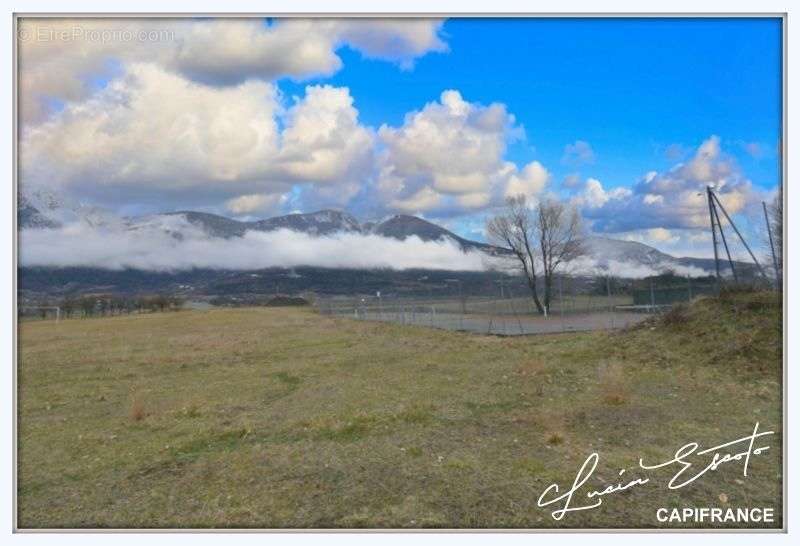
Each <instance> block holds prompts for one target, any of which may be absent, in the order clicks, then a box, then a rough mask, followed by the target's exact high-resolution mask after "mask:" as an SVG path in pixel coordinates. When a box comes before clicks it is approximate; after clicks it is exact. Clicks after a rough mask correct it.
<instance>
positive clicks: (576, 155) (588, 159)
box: [561, 140, 596, 165]
mask: <svg viewBox="0 0 800 546" xmlns="http://www.w3.org/2000/svg"><path fill="white" fill-rule="evenodd" d="M595 158H596V156H595V153H594V150H593V149H592V146H591V145H590V144H589V143H588V142H586V141H585V140H576V141H575V142H574V143H572V144H567V145H566V146H564V155H563V157H562V158H561V161H562V162H563V163H565V164H568V165H585V164H591V163H594V161H595Z"/></svg>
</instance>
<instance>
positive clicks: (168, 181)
mask: <svg viewBox="0 0 800 546" xmlns="http://www.w3.org/2000/svg"><path fill="white" fill-rule="evenodd" d="M279 122H280V123H279ZM373 138H374V137H373V133H372V131H371V130H370V129H368V128H365V127H363V126H362V125H360V124H359V122H358V111H357V110H356V109H355V107H354V106H353V99H352V97H351V96H350V94H349V90H348V89H347V88H334V87H331V86H309V87H308V88H306V94H305V96H304V97H303V98H301V99H298V100H297V102H296V103H295V104H294V105H293V106H291V107H290V108H288V109H285V108H284V106H283V104H282V102H281V97H280V95H279V93H278V91H277V89H276V87H275V86H274V85H273V84H270V83H265V82H261V81H248V82H245V83H242V84H240V85H238V86H235V87H222V88H218V87H212V86H208V85H204V84H199V83H195V82H192V81H190V80H187V79H185V78H183V77H180V76H178V75H175V74H173V73H170V72H167V71H165V70H164V69H162V68H160V67H159V66H157V65H153V64H133V65H131V66H129V67H128V68H127V70H126V72H125V74H124V75H123V76H121V77H119V78H117V79H115V80H113V81H112V82H110V83H109V85H108V86H107V87H106V88H105V89H104V90H102V91H100V92H99V93H97V94H96V95H95V96H93V97H92V98H91V99H89V100H87V101H85V102H83V103H77V104H73V105H69V106H68V107H67V108H65V110H64V111H63V112H61V113H59V114H58V115H56V116H55V117H54V118H52V119H51V120H50V121H48V122H45V123H43V124H40V125H37V126H35V127H31V128H29V129H28V130H27V131H26V132H25V133H24V134H23V139H22V142H21V145H20V152H21V167H22V183H23V184H31V185H37V184H42V183H46V184H47V185H48V186H49V187H51V188H57V189H60V190H69V191H71V192H73V193H75V194H77V195H79V196H83V197H89V198H94V199H96V200H98V201H101V202H102V200H103V199H104V198H105V199H106V200H116V201H119V200H120V197H122V198H124V197H126V196H136V195H142V194H146V193H150V194H157V195H159V196H160V198H161V201H160V202H161V206H162V207H163V206H164V204H165V202H168V201H169V200H170V199H172V200H174V201H175V202H176V203H178V204H179V206H181V207H186V206H191V205H198V204H200V205H202V204H204V203H202V202H198V199H206V200H208V201H210V202H215V201H216V202H217V203H218V202H219V201H220V200H223V199H235V198H237V197H241V196H243V195H253V194H258V195H262V196H264V197H262V198H261V199H262V201H263V202H264V203H266V202H267V201H270V200H272V201H274V200H275V199H278V197H277V196H278V195H281V194H284V193H286V192H287V191H288V190H289V189H290V188H291V185H292V184H295V183H309V184H322V185H339V186H341V187H340V188H338V189H337V191H336V193H337V194H338V195H344V196H347V195H352V194H353V193H354V192H355V191H356V190H357V188H355V189H354V185H355V184H356V183H357V182H358V181H359V180H360V179H361V178H362V177H363V173H365V172H366V171H368V170H369V169H371V164H372V160H371V157H372V153H373V151H372V149H373ZM245 201H247V200H245ZM249 201H250V203H253V200H252V199H250V200H249ZM243 202H244V201H241V202H238V203H239V205H241V203H243Z"/></svg>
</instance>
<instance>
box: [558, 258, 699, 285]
mask: <svg viewBox="0 0 800 546" xmlns="http://www.w3.org/2000/svg"><path fill="white" fill-rule="evenodd" d="M568 269H569V271H571V272H573V273H578V274H582V275H610V276H612V277H626V278H628V279H642V278H645V277H652V276H655V275H660V274H661V273H664V271H665V270H667V269H668V270H670V271H672V272H673V273H675V274H676V275H683V276H687V277H705V276H706V275H708V271H705V270H703V269H700V268H699V267H693V266H685V265H680V264H670V265H665V266H662V267H659V268H655V267H651V266H649V265H646V264H639V263H634V262H625V261H619V260H600V259H597V258H592V257H587V256H584V257H581V258H578V259H577V260H575V261H574V262H572V263H570V264H569V266H568Z"/></svg>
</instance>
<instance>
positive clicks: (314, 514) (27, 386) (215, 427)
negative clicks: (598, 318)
mask: <svg viewBox="0 0 800 546" xmlns="http://www.w3.org/2000/svg"><path fill="white" fill-rule="evenodd" d="M756 296H758V298H759V301H762V300H763V301H766V300H767V296H761V295H757V294H754V295H753V296H752V297H749V296H748V299H747V300H745V301H740V300H734V301H733V302H731V304H730V305H728V304H727V303H725V302H723V303H724V304H725V305H721V304H720V303H718V302H716V301H712V300H709V301H706V302H705V303H702V305H701V302H700V301H698V302H695V304H694V305H693V306H692V308H690V319H691V320H692V321H694V323H695V324H694V325H689V326H688V327H686V328H679V329H678V328H674V329H673V328H665V327H656V328H655V329H652V330H651V329H650V328H641V329H638V330H635V331H631V332H628V333H626V334H624V335H621V334H620V335H617V334H613V335H610V334H607V333H604V332H594V333H587V334H559V335H555V336H531V337H520V338H492V337H484V336H471V335H466V334H461V333H454V332H445V331H438V330H429V329H425V328H417V327H403V326H400V325H389V324H382V323H369V322H357V321H353V320H347V319H334V320H329V319H327V318H326V317H320V316H319V315H316V314H314V313H313V312H311V311H310V310H307V309H264V308H260V309H225V310H213V311H208V312H204V311H191V312H189V311H187V312H185V313H164V314H157V315H158V316H156V315H146V316H136V317H114V318H106V319H96V320H94V319H93V320H85V321H84V320H64V321H62V323H61V324H59V326H58V328H54V327H53V325H52V324H46V323H26V324H23V325H21V327H20V361H19V374H20V381H19V385H20V387H19V390H20V393H19V394H20V395H19V416H20V419H19V429H18V430H19V452H18V462H19V469H18V473H19V479H18V498H19V519H18V524H19V525H20V526H21V527H26V528H27V527H98V526H99V527H106V528H108V527H150V528H152V527H217V528H220V527H256V528H264V527H276V528H277V527H283V528H308V527H312V528H330V527H334V528H338V527H348V526H349V527H356V526H357V527H424V526H431V527H433V526H435V527H448V528H450V527H483V528H485V527H508V528H522V527H551V526H560V525H563V526H569V527H586V526H590V527H617V526H622V527H626V526H630V527H650V526H654V525H658V523H657V522H656V521H655V519H654V513H655V508H657V507H660V506H664V503H665V502H666V503H669V505H672V504H674V505H676V506H683V505H694V506H697V505H703V506H705V505H708V504H709V503H713V502H715V501H716V500H718V499H717V495H718V494H719V493H720V492H721V491H725V493H726V494H727V495H729V496H730V499H731V502H732V503H733V502H739V499H743V498H746V499H748V502H750V503H752V504H753V505H757V506H774V507H775V509H776V513H777V512H779V511H780V508H781V503H780V495H781V489H780V486H781V472H780V463H781V457H780V450H779V449H777V447H778V445H779V444H776V449H775V450H774V451H773V450H770V455H771V457H759V458H754V460H752V461H751V471H752V474H750V473H749V477H748V478H747V479H746V480H744V481H743V483H738V482H734V481H733V478H734V477H736V476H737V475H740V469H739V468H734V467H730V470H726V471H725V472H728V473H726V474H722V473H714V476H713V477H712V476H711V475H709V477H708V478H707V479H706V478H704V479H703V480H700V481H702V483H699V482H700V481H699V482H698V486H697V487H687V488H683V489H681V490H679V491H675V492H667V490H666V489H665V486H664V484H663V483H661V482H659V485H654V486H653V487H646V488H643V489H637V490H636V491H631V492H630V493H625V495H626V496H627V495H631V497H629V498H624V497H623V496H609V497H608V498H607V499H606V500H605V501H604V506H603V507H602V509H599V510H591V511H583V512H576V513H574V514H569V515H568V516H567V518H565V520H564V521H563V523H562V522H558V521H555V520H553V519H552V518H550V517H549V515H548V513H547V512H546V511H544V510H542V509H541V508H540V507H538V506H537V504H536V499H537V496H538V495H537V492H541V491H542V490H543V488H544V487H546V486H547V485H548V484H551V483H558V484H560V485H564V486H568V484H570V483H571V482H572V480H574V478H575V472H576V470H577V468H578V467H579V465H580V464H581V462H582V461H583V460H585V458H586V456H587V455H588V454H589V453H591V452H593V451H596V452H598V453H599V454H600V455H601V457H602V464H601V467H600V468H598V476H602V477H604V478H606V479H607V478H608V477H609V476H611V475H612V474H609V473H611V472H615V469H617V468H623V467H626V466H627V465H631V464H634V465H635V464H636V461H637V457H639V456H641V455H642V454H643V453H644V454H646V455H648V456H650V457H653V458H656V459H657V458H660V457H669V456H671V455H672V453H674V450H675V449H676V448H677V447H678V446H680V445H683V444H684V443H686V442H687V441H689V440H701V441H704V442H712V441H713V442H723V441H725V440H730V439H731V438H733V437H740V436H741V435H742V434H744V433H746V432H747V431H748V430H752V426H753V419H754V418H757V419H758V420H759V421H760V422H761V423H762V424H763V426H764V427H765V428H767V427H769V428H772V429H774V430H779V428H780V422H781V419H780V418H781V413H780V407H781V404H780V402H781V399H780V381H779V377H776V376H775V375H774V374H772V373H771V370H773V369H778V370H779V369H780V337H779V333H780V329H779V328H778V326H779V325H780V316H779V315H776V313H778V312H779V307H777V306H776V305H772V306H766V305H759V306H753V307H757V308H754V309H751V308H750V307H749V306H748V303H749V301H754V298H755V297H756ZM734 304H735V305H736V309H734V308H733V307H734ZM720 317H721V318H722V320H721V325H720V326H719V327H716V328H714V329H710V328H708V327H707V325H709V324H711V323H712V320H711V318H714V319H715V320H718V319H720ZM718 322H720V321H719V320H718ZM750 330H753V331H754V332H755V333H756V334H757V335H755V336H754V338H753V342H752V344H751V345H752V347H750V348H749V349H748V351H747V354H746V355H742V354H740V353H735V354H734V353H730V352H729V351H732V349H731V347H733V346H734V345H735V343H736V341H737V340H738V339H740V338H741V337H742V336H741V334H742V332H743V331H750ZM697 332H700V333H702V332H705V335H704V336H702V337H698V335H697ZM487 340H489V341H487ZM717 359H724V362H725V366H717V365H716V360H717ZM598 362H603V363H604V364H603V366H601V367H600V368H602V370H601V369H599V368H598ZM761 368H765V369H766V370H767V372H761V371H758V370H760V369H761ZM746 369H749V370H752V371H751V372H749V375H743V373H742V371H743V370H746ZM733 370H738V371H739V372H740V373H732V371H733ZM604 397H605V398H607V399H608V402H604ZM620 402H621V404H620ZM134 410H135V411H134ZM135 416H138V417H135ZM137 418H138V419H139V420H138V421H137V420H136V419H137ZM734 434H735V435H736V436H732V435H734ZM726 468H728V467H726ZM720 472H722V469H721V471H720ZM737 472H738V473H739V474H736V473H737ZM716 480H724V482H722V483H723V484H724V486H725V487H724V489H722V488H718V487H717V485H719V483H720V482H717V481H716ZM598 483H600V482H598ZM665 494H668V495H669V497H668V498H666V497H665ZM612 497H613V498H612Z"/></svg>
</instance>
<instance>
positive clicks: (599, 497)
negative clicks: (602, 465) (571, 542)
mask: <svg viewBox="0 0 800 546" xmlns="http://www.w3.org/2000/svg"><path fill="white" fill-rule="evenodd" d="M758 428H759V423H756V425H755V427H754V428H753V433H752V434H749V435H747V436H744V437H742V438H739V439H737V440H733V441H731V442H726V443H724V444H720V445H717V446H714V447H709V448H706V449H702V450H701V449H700V444H699V443H697V442H689V443H688V444H685V445H683V446H681V447H680V448H678V450H677V451H676V452H675V455H674V456H673V457H672V458H671V459H669V460H668V461H664V462H662V463H658V464H652V465H647V464H645V463H644V461H643V460H642V459H641V458H639V468H640V469H642V470H656V469H659V468H664V467H670V466H673V465H674V466H677V467H678V470H677V472H675V474H674V475H673V476H672V479H671V480H670V481H669V483H668V484H667V485H668V487H669V488H670V489H680V488H682V487H685V486H687V485H689V484H690V483H692V482H694V481H695V480H697V479H698V478H700V477H701V476H702V475H704V474H705V473H706V472H708V471H710V470H716V469H717V468H719V467H720V466H721V465H723V464H725V463H729V462H734V461H743V463H744V464H743V469H742V472H743V474H744V476H745V477H746V476H747V468H748V466H749V464H750V457H751V456H753V455H761V454H762V453H764V452H765V451H767V450H768V449H769V446H765V445H760V442H759V445H758V446H757V445H756V439H758V438H762V437H763V436H768V435H770V434H775V433H774V431H767V432H759V430H758ZM744 444H746V446H747V447H746V449H743V450H742V448H743V445H744ZM737 450H741V451H737ZM704 456H705V457H704ZM697 457H701V458H703V457H704V459H703V460H702V462H698V461H697V460H696V458H697ZM709 459H710V460H709ZM599 461H600V455H598V454H597V453H592V454H591V455H589V456H588V457H587V458H586V460H585V461H584V462H583V465H582V466H581V468H580V470H578V474H577V475H576V476H575V481H573V482H572V487H570V488H569V489H568V490H566V491H564V492H563V493H562V492H561V489H560V487H559V486H558V484H557V483H554V484H551V485H549V486H548V487H547V489H545V490H544V491H543V492H542V494H541V495H540V496H539V501H538V505H539V506H540V507H545V506H551V505H556V506H559V507H558V508H556V509H555V510H553V511H552V512H551V515H552V516H553V519H555V520H561V519H563V518H564V515H565V514H566V513H567V512H577V511H580V510H591V509H592V508H597V507H598V506H600V505H601V504H603V497H605V496H606V495H610V494H612V493H619V492H621V491H625V490H628V489H631V488H633V487H637V486H640V485H644V484H646V483H649V482H650V478H647V477H637V478H634V479H631V480H627V481H626V480H621V481H619V482H618V483H616V484H612V485H609V486H607V487H605V488H602V489H588V487H587V490H586V491H585V497H586V499H588V500H587V501H586V503H585V504H581V505H578V504H577V501H578V499H579V498H580V496H578V497H576V494H577V493H578V492H579V491H581V489H582V488H583V487H584V485H586V482H587V481H589V478H591V477H592V474H593V473H594V471H595V470H596V469H597V464H598V462H599ZM698 468H699V470H698ZM623 474H625V469H622V470H620V471H619V474H618V476H620V477H621V476H622V475H623ZM553 495H557V496H553ZM573 501H575V503H576V504H573Z"/></svg>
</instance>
